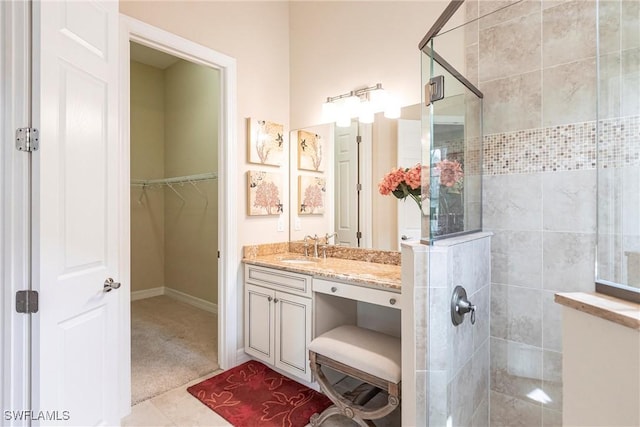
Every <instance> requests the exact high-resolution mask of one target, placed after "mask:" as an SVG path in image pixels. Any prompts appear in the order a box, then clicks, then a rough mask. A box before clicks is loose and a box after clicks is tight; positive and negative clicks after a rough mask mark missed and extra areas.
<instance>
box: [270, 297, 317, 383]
mask: <svg viewBox="0 0 640 427" xmlns="http://www.w3.org/2000/svg"><path fill="white" fill-rule="evenodd" d="M274 301H275V304H274V306H275V310H276V331H275V332H276V333H275V335H276V354H275V356H276V361H275V365H276V367H278V368H279V369H281V370H283V371H286V372H289V373H291V374H293V375H295V376H297V377H299V378H302V379H304V380H306V381H309V382H310V381H311V371H310V368H309V350H308V348H309V343H310V342H311V299H310V298H303V297H299V296H296V295H291V294H286V293H282V292H276V299H275V300H274Z"/></svg>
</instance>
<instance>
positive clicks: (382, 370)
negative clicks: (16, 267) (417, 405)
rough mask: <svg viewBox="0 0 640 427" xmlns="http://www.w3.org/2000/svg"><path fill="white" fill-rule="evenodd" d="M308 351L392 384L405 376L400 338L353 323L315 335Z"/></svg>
mask: <svg viewBox="0 0 640 427" xmlns="http://www.w3.org/2000/svg"><path fill="white" fill-rule="evenodd" d="M309 350H311V351H313V352H314V353H316V354H321V355H323V356H325V357H328V358H329V359H333V360H335V361H336V362H340V363H343V364H345V365H348V366H352V367H354V368H356V369H359V370H361V371H364V372H366V373H368V374H370V375H373V376H376V377H378V378H382V379H383V380H386V381H390V382H392V383H396V384H397V383H399V382H400V379H401V378H402V370H401V347H400V338H396V337H392V336H391V335H387V334H383V333H381V332H376V331H372V330H370V329H365V328H360V327H358V326H353V325H343V326H338V327H337V328H335V329H332V330H330V331H329V332H325V333H324V334H322V335H320V336H319V337H317V338H315V339H314V340H313V341H311V344H309Z"/></svg>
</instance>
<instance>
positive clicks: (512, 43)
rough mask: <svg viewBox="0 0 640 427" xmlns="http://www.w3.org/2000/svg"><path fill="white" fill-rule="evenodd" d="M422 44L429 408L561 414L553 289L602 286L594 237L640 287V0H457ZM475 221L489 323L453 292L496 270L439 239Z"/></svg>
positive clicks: (457, 415) (454, 413)
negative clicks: (460, 319)
mask: <svg viewBox="0 0 640 427" xmlns="http://www.w3.org/2000/svg"><path fill="white" fill-rule="evenodd" d="M419 49H420V55H421V59H422V64H423V69H422V82H423V87H424V88H425V91H424V97H423V101H424V102H423V108H422V127H423V132H422V136H423V164H424V165H429V167H428V168H426V167H425V168H423V198H428V199H429V203H430V210H429V212H428V213H427V212H424V214H425V215H424V217H423V224H422V241H423V243H428V244H429V249H428V257H427V258H428V261H427V265H428V266H427V270H428V272H427V277H428V282H429V283H427V284H424V283H423V284H422V286H425V287H426V290H425V291H424V292H425V297H424V298H423V301H422V300H417V302H416V311H417V312H418V313H422V314H423V315H424V319H426V322H425V323H426V326H423V329H424V331H425V334H426V340H427V346H426V350H425V355H424V358H423V359H421V360H418V361H417V362H416V363H417V368H416V369H417V375H416V378H418V380H419V385H418V390H417V391H418V412H420V411H421V410H422V411H423V414H424V415H423V416H424V420H423V421H424V424H425V425H429V426H448V425H451V426H476V425H478V426H480V425H482V426H487V425H491V426H514V425H522V426H540V427H542V426H557V425H562V402H563V396H562V368H563V367H562V345H563V344H562V333H561V331H562V319H561V310H560V308H559V307H558V306H557V304H555V303H554V295H555V294H556V293H558V292H576V291H578V292H593V291H594V289H595V285H594V283H595V280H596V273H595V268H594V266H595V265H596V247H597V251H598V255H597V258H598V262H599V264H598V279H599V281H600V282H602V283H605V282H616V281H617V282H618V283H622V284H623V285H626V287H630V286H634V284H635V283H640V282H637V278H638V277H640V273H638V271H640V267H637V266H639V265H640V262H638V261H637V260H640V256H638V255H637V254H638V253H640V249H639V248H640V246H638V242H640V239H639V238H638V235H640V233H639V232H638V230H640V227H639V226H638V221H639V217H638V215H637V212H638V210H640V204H639V202H638V183H639V182H640V180H639V179H638V177H639V176H640V174H639V173H638V170H639V169H638V168H639V167H640V154H639V151H638V147H640V133H639V131H638V129H640V103H639V102H638V100H639V99H640V78H639V76H640V3H639V2H637V1H626V0H611V1H587V2H585V1H580V0H576V1H547V0H519V1H512V2H504V1H491V0H483V1H478V0H466V1H461V0H454V1H451V2H450V3H449V5H448V6H447V7H446V9H445V10H444V12H443V13H442V15H441V16H440V17H439V18H438V19H437V21H436V23H435V24H434V25H433V26H432V28H431V29H429V31H428V32H427V35H426V36H425V37H424V38H423V39H422V40H421V41H420V43H419ZM443 162H445V163H443ZM445 171H446V173H445ZM427 183H428V185H427ZM597 193H599V194H598V198H597V199H598V200H596V194H597ZM597 208H598V209H597ZM479 230H482V231H483V232H490V233H491V234H492V236H491V259H490V261H489V264H490V267H489V272H490V273H488V274H490V275H489V277H488V279H487V280H488V282H489V285H488V286H486V287H484V286H483V284H484V282H482V281H480V282H477V283H476V284H475V285H465V286H466V287H467V293H468V294H469V295H470V297H469V299H470V300H471V301H473V303H474V304H475V305H476V306H477V322H476V324H475V325H473V326H472V325H470V322H468V321H465V322H464V323H462V324H461V325H460V326H457V327H452V326H451V321H450V318H449V317H447V316H448V311H447V310H448V307H449V304H450V299H451V289H452V288H453V286H455V285H459V284H463V283H457V282H458V280H459V281H461V282H464V281H465V280H468V281H469V283H473V282H472V281H471V278H473V277H483V279H482V280H485V279H484V274H485V270H484V269H485V268H486V266H484V265H483V263H481V262H478V261H477V259H473V257H472V256H471V255H469V254H470V252H469V253H467V252H465V251H460V255H459V257H458V258H454V259H449V260H447V259H446V257H445V258H443V256H444V255H443V254H445V251H444V249H443V248H452V247H455V245H457V243H456V242H459V241H462V240H464V239H465V238H466V239H469V238H470V237H469V236H474V235H477V234H478V233H474V232H477V231H479ZM596 244H597V245H596ZM448 253H449V255H447V256H449V257H456V256H458V255H455V253H456V252H455V251H450V252H448ZM452 254H453V255H452ZM443 269H449V270H450V271H449V273H453V274H449V275H446V274H445V275H442V274H441V270H443ZM445 273H446V272H445ZM457 273H459V274H458V276H456V274H457ZM441 277H454V278H453V279H449V280H452V281H453V282H455V283H440V284H438V283H437V280H442V279H441ZM456 277H457V278H456ZM465 278H467V279H465ZM470 286H471V287H474V288H473V289H469V287H470ZM635 286H637V285H635ZM423 322H424V321H423ZM419 326H420V325H417V326H416V329H417V330H419ZM421 387H422V388H421Z"/></svg>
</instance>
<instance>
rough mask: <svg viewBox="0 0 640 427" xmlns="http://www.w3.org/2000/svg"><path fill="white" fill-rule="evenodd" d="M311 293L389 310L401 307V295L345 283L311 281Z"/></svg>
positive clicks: (320, 280)
mask: <svg viewBox="0 0 640 427" xmlns="http://www.w3.org/2000/svg"><path fill="white" fill-rule="evenodd" d="M313 292H319V293H322V294H328V295H334V296H337V297H341V298H348V299H352V300H356V301H362V302H368V303H371V304H377V305H382V306H385V307H390V308H397V309H400V308H401V307H402V295H401V294H399V293H395V292H389V291H383V290H381V289H372V288H367V287H364V286H357V285H350V284H347V283H340V282H332V281H330V280H324V279H313Z"/></svg>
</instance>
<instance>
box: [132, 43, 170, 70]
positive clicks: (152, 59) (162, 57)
mask: <svg viewBox="0 0 640 427" xmlns="http://www.w3.org/2000/svg"><path fill="white" fill-rule="evenodd" d="M131 60H133V61H136V62H140V63H142V64H145V65H149V66H151V67H155V68H159V69H161V70H164V69H165V68H168V67H170V66H171V65H173V64H175V63H176V62H178V61H179V60H180V58H176V57H175V56H172V55H169V54H168V53H164V52H160V51H159V50H155V49H151V48H150V47H146V46H143V45H141V44H138V43H135V42H131Z"/></svg>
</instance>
